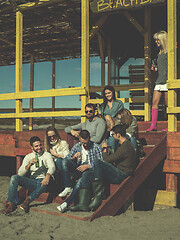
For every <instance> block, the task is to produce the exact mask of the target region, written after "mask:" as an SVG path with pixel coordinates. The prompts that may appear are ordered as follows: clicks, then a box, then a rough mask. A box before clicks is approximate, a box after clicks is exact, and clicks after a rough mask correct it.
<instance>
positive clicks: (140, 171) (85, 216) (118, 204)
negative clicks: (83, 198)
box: [31, 132, 166, 221]
mask: <svg viewBox="0 0 180 240" xmlns="http://www.w3.org/2000/svg"><path fill="white" fill-rule="evenodd" d="M140 138H143V139H144V141H145V142H146V145H145V146H144V151H145V153H146V156H145V157H144V158H142V159H141V160H140V163H139V165H138V166H137V168H136V170H135V172H134V174H133V175H132V176H129V177H128V178H127V179H125V180H124V181H123V182H122V183H121V184H120V185H114V184H111V186H110V187H111V190H110V195H109V197H108V198H107V199H105V200H103V202H102V204H101V206H100V207H99V208H98V209H97V210H96V211H95V212H94V213H92V212H91V213H71V212H70V211H68V212H67V213H64V214H62V213H59V212H57V211H58V210H57V211H56V207H55V206H54V207H53V211H51V210H45V209H39V208H38V207H32V208H31V209H32V210H33V211H38V212H43V213H46V214H52V215H59V216H64V217H68V218H75V219H79V220H84V221H87V220H88V221H93V220H94V219H96V218H99V217H101V216H107V215H109V216H114V215H116V214H117V212H118V211H119V210H120V209H121V208H122V207H123V205H124V204H125V203H126V202H127V200H128V199H129V198H130V197H131V196H132V195H133V194H134V192H135V191H136V190H137V189H138V187H139V186H140V185H141V184H142V183H143V182H144V180H145V179H146V178H147V177H148V176H149V175H150V174H151V172H152V171H153V170H154V169H155V168H156V167H157V166H158V164H159V163H160V162H161V161H162V160H164V159H165V157H166V133H164V132H150V133H147V132H140ZM47 198H49V199H50V198H51V197H50V196H49V195H48V194H47V193H44V194H41V196H40V198H39V199H38V201H46V200H47ZM51 200H52V203H58V204H61V203H62V202H63V200H62V199H61V198H60V197H59V196H58V197H56V195H54V196H53V197H52V198H51Z"/></svg>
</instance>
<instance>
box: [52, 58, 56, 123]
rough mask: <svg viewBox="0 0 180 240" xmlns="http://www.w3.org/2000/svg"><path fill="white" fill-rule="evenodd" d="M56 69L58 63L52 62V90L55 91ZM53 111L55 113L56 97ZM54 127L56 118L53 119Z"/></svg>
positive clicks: (53, 100) (53, 98) (53, 101)
mask: <svg viewBox="0 0 180 240" xmlns="http://www.w3.org/2000/svg"><path fill="white" fill-rule="evenodd" d="M55 67H56V62H55V61H52V89H55ZM52 111H53V112H54V111H55V97H52ZM52 126H53V127H55V117H52Z"/></svg>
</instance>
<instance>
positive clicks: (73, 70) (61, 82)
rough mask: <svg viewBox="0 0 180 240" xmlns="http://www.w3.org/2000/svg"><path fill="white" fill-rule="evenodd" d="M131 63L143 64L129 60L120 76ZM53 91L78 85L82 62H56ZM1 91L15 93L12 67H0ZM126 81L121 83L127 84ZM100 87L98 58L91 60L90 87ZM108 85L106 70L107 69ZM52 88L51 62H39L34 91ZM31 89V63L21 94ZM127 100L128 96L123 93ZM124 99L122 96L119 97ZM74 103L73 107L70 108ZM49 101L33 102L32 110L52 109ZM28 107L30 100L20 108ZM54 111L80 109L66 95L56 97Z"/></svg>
mask: <svg viewBox="0 0 180 240" xmlns="http://www.w3.org/2000/svg"><path fill="white" fill-rule="evenodd" d="M130 64H135V65H138V64H140V65H141V64H144V60H143V59H136V60H135V59H129V60H128V61H127V62H126V63H125V64H124V65H123V66H122V67H121V69H120V75H121V76H128V67H129V65H130ZM55 75H56V78H55V88H68V87H69V86H71V87H80V86H81V59H71V60H60V61H56V73H55ZM0 76H1V88H0V94H2V93H12V92H15V66H1V67H0ZM127 83H128V82H121V84H127ZM100 84H101V64H100V58H99V57H91V58H90V85H91V86H98V85H100ZM106 84H107V68H106ZM51 88H52V63H51V62H42V63H35V64H34V90H35V91H36V90H47V89H51ZM29 89H30V64H23V91H29ZM124 94H125V95H126V97H127V93H124ZM121 97H124V96H123V93H122V94H121ZM72 103H73V105H72ZM51 106H52V100H51V98H36V99H34V107H35V108H44V107H46V108H47V107H49V108H50V107H51ZM27 107H29V99H23V108H27ZM55 107H56V108H63V107H65V108H70V107H75V108H77V107H80V102H79V97H78V96H66V97H56V98H55ZM0 108H15V100H4V101H0Z"/></svg>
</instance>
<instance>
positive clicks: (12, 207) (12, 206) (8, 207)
mask: <svg viewBox="0 0 180 240" xmlns="http://www.w3.org/2000/svg"><path fill="white" fill-rule="evenodd" d="M15 209H16V205H15V204H12V203H11V202H8V203H7V205H6V206H5V209H4V210H3V211H2V213H3V214H8V213H12V212H13V211H14V210H15Z"/></svg>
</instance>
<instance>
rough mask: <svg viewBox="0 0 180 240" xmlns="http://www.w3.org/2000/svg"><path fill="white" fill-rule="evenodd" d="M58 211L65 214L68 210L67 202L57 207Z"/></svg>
mask: <svg viewBox="0 0 180 240" xmlns="http://www.w3.org/2000/svg"><path fill="white" fill-rule="evenodd" d="M57 209H58V210H59V211H60V212H62V213H64V212H65V211H66V209H67V203H66V202H63V203H62V204H61V205H59V206H57Z"/></svg>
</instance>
